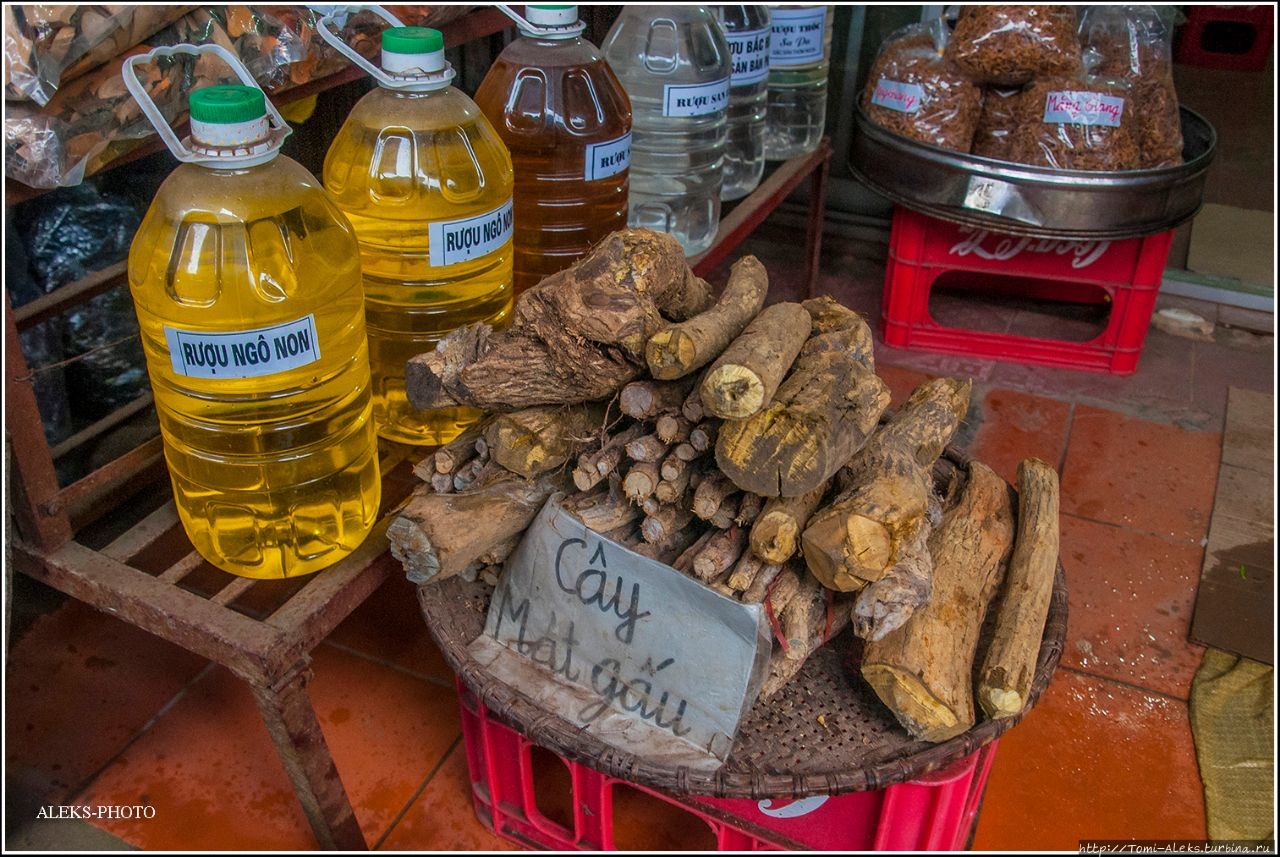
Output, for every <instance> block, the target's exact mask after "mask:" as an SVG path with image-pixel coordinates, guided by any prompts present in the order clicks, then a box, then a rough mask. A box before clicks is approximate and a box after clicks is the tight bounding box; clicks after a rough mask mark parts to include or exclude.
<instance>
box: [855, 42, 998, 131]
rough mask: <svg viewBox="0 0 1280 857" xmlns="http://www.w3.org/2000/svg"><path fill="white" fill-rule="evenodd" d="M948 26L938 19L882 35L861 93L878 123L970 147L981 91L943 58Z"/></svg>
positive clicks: (872, 116)
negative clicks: (883, 38)
mask: <svg viewBox="0 0 1280 857" xmlns="http://www.w3.org/2000/svg"><path fill="white" fill-rule="evenodd" d="M949 37H950V30H949V29H948V28H947V25H946V23H945V22H944V21H943V20H942V19H941V18H938V19H934V20H933V21H930V22H929V23H926V24H913V25H911V26H908V27H903V28H902V29H901V30H898V31H897V32H895V33H893V34H892V35H890V36H889V38H888V39H887V40H885V43H884V45H883V46H882V47H881V49H880V52H879V54H877V55H876V61H875V64H874V65H872V67H871V74H870V78H869V82H868V86H867V88H866V90H865V91H864V92H863V99H862V106H863V109H864V110H865V111H866V113H867V117H868V118H869V119H870V120H871V121H872V122H874V123H876V124H877V125H879V126H881V127H883V128H887V129H888V130H890V131H894V132H896V133H898V134H901V135H903V136H905V137H910V138H911V139H913V140H919V141H920V142H922V143H931V144H933V145H935V146H941V147H943V148H945V149H955V150H956V151H960V152H967V151H969V149H970V147H971V146H972V144H973V132H974V128H975V127H976V126H977V122H978V113H979V110H980V108H981V104H982V91H981V89H980V88H979V87H978V85H977V84H975V83H974V82H973V81H972V80H971V79H970V78H969V77H968V75H965V74H963V73H962V72H961V71H960V70H959V69H957V68H956V67H955V65H954V64H952V63H951V62H949V61H948V60H947V58H946V55H945V51H946V45H947V40H948V39H949Z"/></svg>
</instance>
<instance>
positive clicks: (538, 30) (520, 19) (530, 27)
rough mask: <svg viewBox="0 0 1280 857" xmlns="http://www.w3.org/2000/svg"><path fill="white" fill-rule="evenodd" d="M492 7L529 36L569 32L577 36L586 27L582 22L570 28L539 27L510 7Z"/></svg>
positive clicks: (505, 5) (500, 5)
mask: <svg viewBox="0 0 1280 857" xmlns="http://www.w3.org/2000/svg"><path fill="white" fill-rule="evenodd" d="M494 5H495V6H497V7H498V11H499V12H501V13H502V14H504V15H506V16H507V17H508V18H510V19H511V20H512V21H515V22H516V26H517V27H519V28H520V30H521V32H525V33H528V34H529V35H531V36H543V37H545V36H564V35H566V34H568V33H569V32H573V34H574V35H579V34H581V33H583V32H584V31H585V30H586V29H587V25H586V24H584V23H583V22H582V21H579V22H578V23H576V24H574V25H573V26H571V27H540V26H538V25H537V24H530V23H529V21H528V19H526V18H525V17H524V16H523V15H521V14H520V13H519V12H517V11H516V10H515V8H514V7H512V6H508V5H507V4H505V3H495V4H494Z"/></svg>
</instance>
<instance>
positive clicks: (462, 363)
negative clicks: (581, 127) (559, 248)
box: [405, 229, 709, 412]
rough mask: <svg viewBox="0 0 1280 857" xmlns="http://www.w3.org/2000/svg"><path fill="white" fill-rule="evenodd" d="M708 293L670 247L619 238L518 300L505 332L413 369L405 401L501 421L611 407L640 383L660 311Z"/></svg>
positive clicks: (469, 331)
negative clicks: (586, 405) (524, 411)
mask: <svg viewBox="0 0 1280 857" xmlns="http://www.w3.org/2000/svg"><path fill="white" fill-rule="evenodd" d="M704 287H705V284H704V283H702V281H701V280H698V279H697V278H696V277H693V278H690V277H689V272H688V265H687V264H686V263H685V258H684V250H683V249H682V248H681V247H680V244H679V242H678V241H676V240H675V239H674V238H672V237H671V236H669V235H666V234H664V233H659V232H652V231H649V230H645V229H623V230H619V231H618V232H615V233H613V234H612V235H609V236H608V237H606V238H605V239H604V240H603V241H601V242H600V243H599V244H597V245H596V246H595V247H594V248H593V249H592V250H591V252H590V253H588V254H587V255H586V256H584V257H583V258H582V259H580V260H578V261H577V262H576V263H574V265H572V266H571V267H569V268H566V269H565V270H563V271H560V272H558V273H556V274H552V275H551V276H550V277H547V278H546V279H544V280H543V281H542V282H541V283H539V284H538V285H537V286H534V287H533V288H531V289H529V290H527V291H526V292H524V293H523V294H522V295H521V296H520V300H519V301H518V302H517V304H516V307H515V312H514V317H513V321H512V324H511V327H510V328H509V329H508V330H504V331H501V332H494V331H493V330H492V328H490V327H489V325H486V324H472V325H467V326H465V327H461V328H459V329H457V330H455V331H453V332H451V333H449V334H448V335H446V336H445V337H444V338H443V339H441V340H440V342H439V343H438V345H437V346H436V349H435V350H434V351H431V352H428V353H426V354H420V355H418V356H417V357H414V358H412V359H411V360H409V361H408V364H407V365H406V367H405V387H406V392H407V394H408V397H409V401H410V403H412V404H413V406H414V407H416V408H420V409H424V410H429V409H434V408H441V407H453V406H456V405H470V406H472V407H477V408H480V409H482V410H485V411H491V412H504V411H512V410H519V409H521V408H527V407H532V406H535V405H557V404H573V403H578V402H588V401H596V400H602V399H608V398H611V397H612V396H613V395H614V394H615V393H617V392H618V391H619V390H620V389H622V387H623V386H624V385H625V384H627V383H628V382H630V381H634V380H636V379H637V378H639V377H640V375H641V373H642V372H643V370H644V365H645V356H644V355H645V343H647V342H648V341H649V338H650V337H651V336H653V334H654V333H656V332H657V331H658V330H660V329H662V328H664V327H666V326H667V324H668V321H667V316H664V314H663V312H664V310H667V311H669V312H674V313H676V314H678V313H680V312H684V311H685V310H686V309H688V308H689V307H691V306H698V305H704V306H705V304H704V303H703V302H704V301H708V299H709V294H708V293H706V292H704V291H701V289H703V288H704ZM695 291H696V292H697V294H694V293H693V292H695Z"/></svg>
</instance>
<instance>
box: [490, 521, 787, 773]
mask: <svg viewBox="0 0 1280 857" xmlns="http://www.w3.org/2000/svg"><path fill="white" fill-rule="evenodd" d="M558 500H559V498H558V497H553V498H552V499H551V500H549V501H547V504H546V505H545V506H544V507H543V509H542V511H541V512H540V513H539V514H538V517H537V519H536V520H535V521H534V523H533V524H532V525H531V526H530V527H529V529H528V530H527V531H526V532H525V536H524V538H523V540H522V541H521V543H520V546H519V548H517V549H516V551H515V553H514V554H512V557H511V559H510V560H508V562H507V566H506V569H505V571H504V573H503V576H502V580H501V582H500V583H499V585H498V587H497V589H496V590H495V592H494V594H493V599H492V601H491V602H490V605H489V614H488V617H487V620H486V622H485V629H484V633H483V634H482V635H481V636H480V637H479V638H478V639H476V640H475V641H474V642H473V643H472V644H471V647H470V652H471V655H472V657H473V658H475V659H476V660H477V661H478V662H480V663H482V664H484V665H485V666H486V667H487V668H488V670H489V671H490V672H491V673H492V674H494V675H495V676H496V677H497V678H499V679H501V680H502V681H504V682H506V683H507V684H509V685H512V686H514V687H516V688H518V689H519V690H521V691H522V692H523V693H525V695H527V696H529V697H531V698H533V699H534V700H535V701H537V702H539V703H540V704H541V705H542V706H543V707H544V708H546V709H548V710H550V711H553V712H554V713H556V714H559V715H560V716H561V717H563V718H564V719H566V720H568V721H569V722H571V723H573V724H575V725H577V726H580V727H581V728H583V729H584V730H586V731H587V732H588V733H591V734H593V735H595V736H596V737H597V738H599V739H601V740H602V741H605V742H606V743H608V744H611V745H613V746H615V747H617V748H619V749H621V750H624V751H627V752H631V753H635V754H637V755H640V756H643V757H644V758H646V759H647V760H649V761H653V762H663V761H665V762H667V763H671V764H681V765H687V766H691V767H697V768H715V767H718V766H719V765H720V764H721V763H722V762H723V760H724V759H725V757H727V756H728V754H729V751H730V749H731V748H732V744H733V736H734V734H735V733H736V732H737V728H738V721H739V720H740V719H741V718H742V715H743V714H744V713H745V712H746V710H747V709H748V708H749V707H750V705H751V704H752V703H753V702H754V701H755V698H756V696H757V695H758V694H759V690H760V684H761V682H762V681H763V679H764V674H765V671H766V669H767V666H768V658H769V648H770V640H769V635H768V634H769V632H768V626H767V623H766V620H765V617H764V613H763V610H762V609H761V606H760V605H758V604H751V605H747V604H741V603H739V602H737V601H735V600H733V599H731V598H726V597H725V596H723V595H721V594H719V593H718V592H715V591H713V590H711V589H708V588H707V587H705V586H703V585H701V584H700V583H698V582H697V581H695V580H692V579H691V578H688V577H686V576H684V575H682V574H680V573H679V572H677V571H675V570H674V569H672V568H670V567H669V566H666V565H663V564H662V563H658V562H654V561H653V560H650V559H648V558H646V557H643V556H640V555H639V554H636V553H633V552H632V551H630V550H627V549H626V548H625V547H623V546H621V545H619V544H616V543H615V542H612V541H609V540H608V539H605V538H603V537H602V536H600V535H598V534H597V533H594V532H591V531H590V530H588V529H587V528H586V527H585V526H584V525H583V524H582V522H581V521H579V520H578V519H577V518H575V517H573V516H572V515H570V514H568V513H566V512H565V511H564V510H563V509H561V508H560V505H559V502H558Z"/></svg>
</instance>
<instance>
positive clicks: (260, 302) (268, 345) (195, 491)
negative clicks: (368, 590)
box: [125, 45, 381, 579]
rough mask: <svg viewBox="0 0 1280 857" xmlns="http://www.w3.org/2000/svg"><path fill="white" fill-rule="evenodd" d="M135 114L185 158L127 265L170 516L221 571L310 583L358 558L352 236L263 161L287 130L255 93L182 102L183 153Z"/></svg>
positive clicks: (369, 446)
mask: <svg viewBox="0 0 1280 857" xmlns="http://www.w3.org/2000/svg"><path fill="white" fill-rule="evenodd" d="M205 47H206V48H207V47H209V46H205ZM160 50H163V51H166V52H169V53H197V52H200V50H201V49H192V48H191V46H187V45H181V46H177V47H175V48H164V49H160ZM150 58H151V55H148V56H144V57H135V58H134V59H137V60H149V59H150ZM243 78H247V79H248V80H252V77H249V76H248V73H247V72H245V73H244V74H243V75H242V79H243ZM125 79H126V84H127V85H128V84H129V83H130V79H132V82H133V83H134V84H135V85H136V83H137V81H136V77H135V75H134V72H133V70H132V64H130V65H129V66H128V67H127V68H126V70H125ZM130 89H131V91H133V92H134V95H135V97H138V100H139V102H140V103H142V101H143V99H144V98H146V95H145V93H142V92H141V89H140V87H137V88H135V86H130ZM149 103H150V102H149V99H147V104H148V105H149ZM144 110H146V111H147V113H148V116H150V117H151V118H152V121H153V122H154V123H156V125H157V130H159V131H161V135H162V137H164V138H165V140H166V142H168V143H169V144H170V148H171V149H173V150H174V154H175V155H177V156H178V157H179V159H180V160H184V161H187V163H183V164H181V165H179V166H178V168H177V169H175V170H174V171H173V172H172V173H171V174H170V175H169V177H168V178H167V179H165V181H164V183H163V184H162V185H161V186H160V189H159V191H158V192H157V193H156V196H155V199H154V200H153V201H152V203H151V207H150V209H149V210H148V211H147V214H146V217H145V218H144V219H143V221H142V224H141V226H140V227H139V228H138V231H137V234H136V235H135V236H134V239H133V244H132V246H131V248H130V251H129V266H128V267H129V287H130V289H131V291H132V295H133V301H134V304H135V307H136V310H137V314H138V322H139V326H140V329H141V337H142V344H143V348H144V351H145V353H146V359H147V370H148V373H149V374H150V378H151V387H152V390H153V392H154V394H155V405H156V412H157V414H158V416H159V419H160V432H161V437H162V439H163V444H164V453H165V460H166V462H167V463H168V466H169V473H170V476H171V480H172V485H173V494H174V501H175V505H176V506H177V511H178V515H179V517H180V519H181V520H182V524H183V527H184V528H185V529H186V532H187V535H188V536H189V537H190V539H191V542H192V544H193V545H194V546H195V549H196V550H197V551H198V552H199V554H200V555H201V556H202V557H204V558H205V559H206V560H208V561H209V562H210V563H212V564H213V565H215V566H217V567H218V568H221V569H223V570H224V571H228V572H231V573H232V574H237V575H241V576H243V577H253V578H263V579H273V578H286V577H296V576H300V575H304V574H309V573H311V572H315V571H318V570H320V569H322V568H325V567H326V566H329V565H331V564H333V563H335V562H337V561H338V560H340V559H342V558H343V557H345V556H347V555H348V554H350V553H351V552H352V551H353V550H355V549H356V547H358V546H359V545H360V543H361V542H362V541H363V540H364V538H365V537H366V536H367V535H368V533H369V531H370V530H371V529H372V528H373V525H374V523H375V521H376V520H377V517H378V504H379V501H380V496H381V481H380V478H379V472H378V458H377V436H376V435H375V433H374V426H373V420H372V401H371V395H370V374H369V352H368V345H367V342H366V339H365V326H364V304H363V294H362V292H361V288H360V260H359V252H358V249H357V246H356V238H355V233H354V232H353V231H352V229H351V226H350V224H349V223H348V222H347V220H346V218H345V217H343V215H342V212H340V211H339V210H338V209H337V208H336V207H335V206H334V205H333V203H332V202H331V201H330V199H329V197H328V195H327V194H326V193H325V192H324V189H323V188H322V187H321V186H320V183H319V182H318V181H317V180H316V179H315V177H314V176H312V175H311V174H310V173H309V172H307V170H306V169H304V168H303V167H302V166H300V165H299V164H297V163H296V162H294V161H292V160H290V159H289V158H287V157H285V156H283V155H280V154H279V147H280V143H281V142H282V141H283V139H284V137H285V136H286V135H287V134H288V133H289V132H288V126H287V125H286V124H285V123H284V120H283V119H281V118H280V117H279V114H278V113H276V112H275V110H274V108H271V111H270V114H271V116H272V117H273V118H274V119H275V120H277V121H276V125H275V128H274V129H272V128H271V127H270V123H269V119H268V110H267V105H266V101H265V98H264V96H263V93H262V91H261V90H260V89H258V88H256V87H253V86H210V87H206V88H204V89H198V90H196V91H194V92H192V93H191V97H190V113H191V138H190V144H191V146H192V149H191V150H188V149H186V148H185V147H184V145H183V144H182V143H179V142H178V140H177V138H176V137H175V136H174V135H173V132H172V131H171V130H170V129H169V128H168V126H167V125H164V119H163V117H162V116H160V114H159V113H158V112H152V111H154V107H153V106H152V107H148V106H147V105H144ZM162 125H163V126H164V127H163V128H161V126H162ZM166 132H167V133H166ZM175 147H177V148H175Z"/></svg>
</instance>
